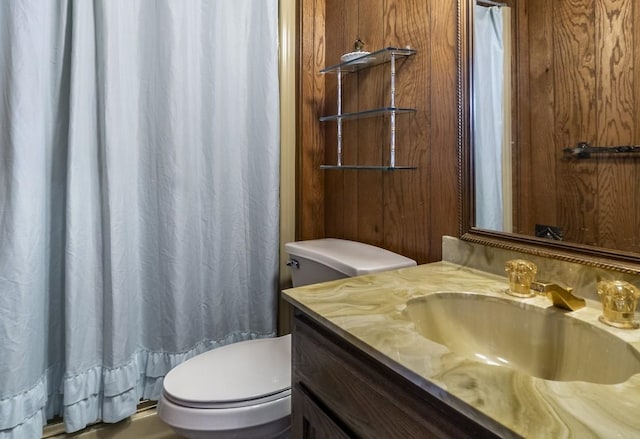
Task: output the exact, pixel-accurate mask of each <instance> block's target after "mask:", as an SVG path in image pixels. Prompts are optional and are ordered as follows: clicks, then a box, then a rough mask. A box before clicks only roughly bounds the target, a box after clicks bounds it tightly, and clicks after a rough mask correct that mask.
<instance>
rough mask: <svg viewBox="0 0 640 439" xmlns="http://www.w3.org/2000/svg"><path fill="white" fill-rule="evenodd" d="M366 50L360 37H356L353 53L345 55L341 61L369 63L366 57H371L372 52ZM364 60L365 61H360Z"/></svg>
mask: <svg viewBox="0 0 640 439" xmlns="http://www.w3.org/2000/svg"><path fill="white" fill-rule="evenodd" d="M363 48H364V43H363V42H362V40H361V39H360V37H356V41H355V42H354V43H353V52H349V53H345V54H344V55H342V56H341V57H340V61H342V62H349V61H353V63H354V64H362V63H366V62H368V60H367V59H366V58H364V57H366V56H367V55H369V53H371V52H366V51H364V50H362V49H363ZM359 58H363V59H359Z"/></svg>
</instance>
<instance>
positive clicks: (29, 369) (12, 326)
mask: <svg viewBox="0 0 640 439" xmlns="http://www.w3.org/2000/svg"><path fill="white" fill-rule="evenodd" d="M277 14H278V2H277V0H260V1H254V0H215V1H213V0H208V1H207V0H93V1H91V0H75V1H74V0H4V1H1V2H0V438H9V437H11V438H21V439H22V438H30V437H34V438H35V437H40V435H41V430H42V426H43V423H44V422H46V419H47V418H51V417H53V416H56V415H61V416H62V417H63V420H64V422H65V427H66V429H67V431H76V430H78V429H81V428H83V427H85V426H86V425H87V424H89V423H93V422H96V421H99V420H104V421H106V422H115V421H118V420H121V419H123V418H125V417H127V416H128V415H130V414H132V413H133V412H134V411H135V409H136V405H137V403H138V402H139V400H140V399H141V398H149V399H157V398H158V397H159V395H160V391H161V388H162V377H163V376H164V374H165V373H166V372H167V371H168V370H169V369H170V368H171V367H173V366H175V365H176V364H178V363H180V362H181V361H183V360H185V359H187V358H189V357H190V356H193V355H195V354H197V353H200V352H202V351H205V350H207V349H210V348H214V347H217V346H220V345H223V344H227V343H230V342H235V341H239V340H243V339H249V338H256V337H268V336H273V335H274V330H275V306H276V297H277V273H278V269H277V264H278V254H277V252H278V166H279V165H278V163H279V156H278V147H279V138H278V136H279V133H278V127H279V121H278V112H279V102H278V56H277V44H278V42H277V31H278V29H277V17H278V15H277Z"/></svg>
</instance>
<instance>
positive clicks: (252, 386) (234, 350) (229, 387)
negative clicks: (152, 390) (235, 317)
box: [158, 238, 416, 439]
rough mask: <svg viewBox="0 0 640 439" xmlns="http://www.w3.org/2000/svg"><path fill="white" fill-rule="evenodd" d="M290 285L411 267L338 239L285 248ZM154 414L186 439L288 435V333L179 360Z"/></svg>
mask: <svg viewBox="0 0 640 439" xmlns="http://www.w3.org/2000/svg"><path fill="white" fill-rule="evenodd" d="M285 250H286V251H287V253H288V254H289V255H290V260H289V263H288V265H289V266H290V268H291V276H292V280H293V285H294V286H296V287H297V286H302V285H307V284H310V283H317V282H322V281H328V280H334V279H340V278H346V277H350V276H356V275H360V274H367V273H373V272H379V271H385V270H391V269H396V268H402V267H408V266H412V265H416V262H415V261H413V260H412V259H409V258H406V257H404V256H401V255H398V254H396V253H392V252H389V251H387V250H384V249H381V248H378V247H374V246H370V245H367V244H362V243H359V242H353V241H345V240H340V239H332V238H326V239H317V240H310V241H301V242H295V243H288V244H286V245H285ZM158 416H159V417H160V419H162V420H163V421H164V422H165V423H166V424H168V425H169V426H171V427H172V428H173V429H174V430H175V431H176V432H177V433H178V434H180V435H182V436H184V437H186V438H189V439H199V438H210V439H211V438H213V439H218V438H224V439H229V438H242V439H252V438H256V439H257V438H259V439H270V438H285V437H288V431H289V428H290V417H291V336H290V335H285V336H282V337H276V338H269V339H257V340H247V341H242V342H238V343H233V344H230V345H227V346H223V347H221V348H217V349H214V350H211V351H208V352H205V353H203V354H200V355H196V356H195V357H193V358H191V359H189V360H187V361H185V362H184V363H182V364H180V365H178V366H176V367H175V368H173V369H172V370H171V371H169V373H168V374H167V375H166V377H165V378H164V382H163V392H162V396H161V398H160V400H159V401H158Z"/></svg>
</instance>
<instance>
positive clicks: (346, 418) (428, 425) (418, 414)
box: [292, 309, 498, 439]
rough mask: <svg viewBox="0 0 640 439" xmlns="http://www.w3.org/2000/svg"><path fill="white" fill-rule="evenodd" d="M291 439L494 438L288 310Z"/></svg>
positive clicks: (298, 313)
mask: <svg viewBox="0 0 640 439" xmlns="http://www.w3.org/2000/svg"><path fill="white" fill-rule="evenodd" d="M292 350H293V352H292V362H293V364H292V368H293V370H292V395H293V397H292V398H293V405H292V422H293V425H292V438H295V439H298V438H304V439H312V438H313V439H321V438H327V439H336V438H353V437H361V438H385V439H389V438H403V439H409V438H431V437H433V438H456V439H460V438H492V437H498V436H496V435H494V434H493V433H492V432H490V431H489V430H487V429H486V428H484V427H483V426H480V425H478V424H476V423H475V422H473V421H472V420H470V419H469V418H467V417H466V416H464V415H462V414H461V413H459V412H457V411H455V410H454V409H452V408H451V407H449V406H447V405H446V404H443V403H442V402H440V401H439V400H437V399H436V398H435V397H433V396H432V395H430V394H428V393H427V392H426V391H424V390H423V389H421V388H419V387H418V386H416V385H415V384H414V383H412V382H411V381H409V380H408V379H407V378H405V377H403V376H401V375H400V374H398V373H397V372H395V371H393V370H391V369H389V368H388V367H387V366H385V365H384V364H382V363H380V362H379V361H377V360H376V359H375V358H373V357H371V356H370V355H368V354H367V353H366V352H364V351H363V350H360V349H359V348H357V347H356V346H354V345H353V344H351V343H349V342H348V341H347V340H346V339H344V338H342V337H341V336H340V335H339V334H338V333H336V332H333V331H332V330H330V329H329V328H327V327H325V326H324V325H322V324H320V323H318V322H317V321H316V320H313V319H312V318H310V317H309V316H308V315H306V314H305V313H304V312H302V311H300V310H298V309H296V310H295V312H294V319H293V347H292Z"/></svg>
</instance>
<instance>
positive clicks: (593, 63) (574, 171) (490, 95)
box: [458, 0, 640, 273]
mask: <svg viewBox="0 0 640 439" xmlns="http://www.w3.org/2000/svg"><path fill="white" fill-rule="evenodd" d="M477 3H480V4H481V5H482V6H481V7H480V8H478V9H480V16H476V12H474V10H475V9H476V8H477V7H476V4H477ZM501 5H505V6H504V7H502V6H501ZM458 15H459V33H458V43H459V53H458V57H459V64H458V65H459V71H458V81H459V90H460V94H459V101H458V105H459V121H460V125H459V157H460V164H461V166H460V175H459V176H460V181H461V191H462V192H461V196H460V200H461V203H462V209H461V211H462V218H461V221H460V224H461V226H460V227H461V229H460V235H461V237H462V239H464V240H469V241H474V242H478V243H482V244H486V245H492V246H500V247H503V248H509V249H513V250H517V251H522V252H528V253H536V254H539V255H544V256H550V257H556V258H561V259H568V260H572V261H577V262H581V263H585V264H588V265H597V266H603V267H607V268H612V269H616V270H621V271H627V272H634V273H636V272H638V273H640V269H638V268H636V267H635V266H634V264H638V263H640V147H639V146H637V145H640V8H638V7H637V5H636V7H635V8H634V2H633V0H620V1H616V2H611V1H607V0H580V1H555V2H549V1H545V0H501V1H500V2H494V1H477V2H476V1H474V0H459V1H458ZM474 31H475V32H474ZM498 31H500V32H498ZM492 32H493V33H497V34H498V35H494V37H495V38H497V41H498V43H495V40H494V42H492V41H491V40H490V39H489V40H487V39H486V38H485V37H487V34H490V33H492ZM474 34H476V35H475V36H474ZM495 45H497V46H499V47H498V51H497V54H496V51H495V50H493V51H492V50H490V49H492V48H493V46H495ZM500 50H501V51H502V52H500ZM474 53H475V54H476V55H475V56H474ZM492 60H493V61H496V62H495V63H494V62H492ZM495 79H498V81H495ZM486 139H489V140H488V141H487V140H486Z"/></svg>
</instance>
